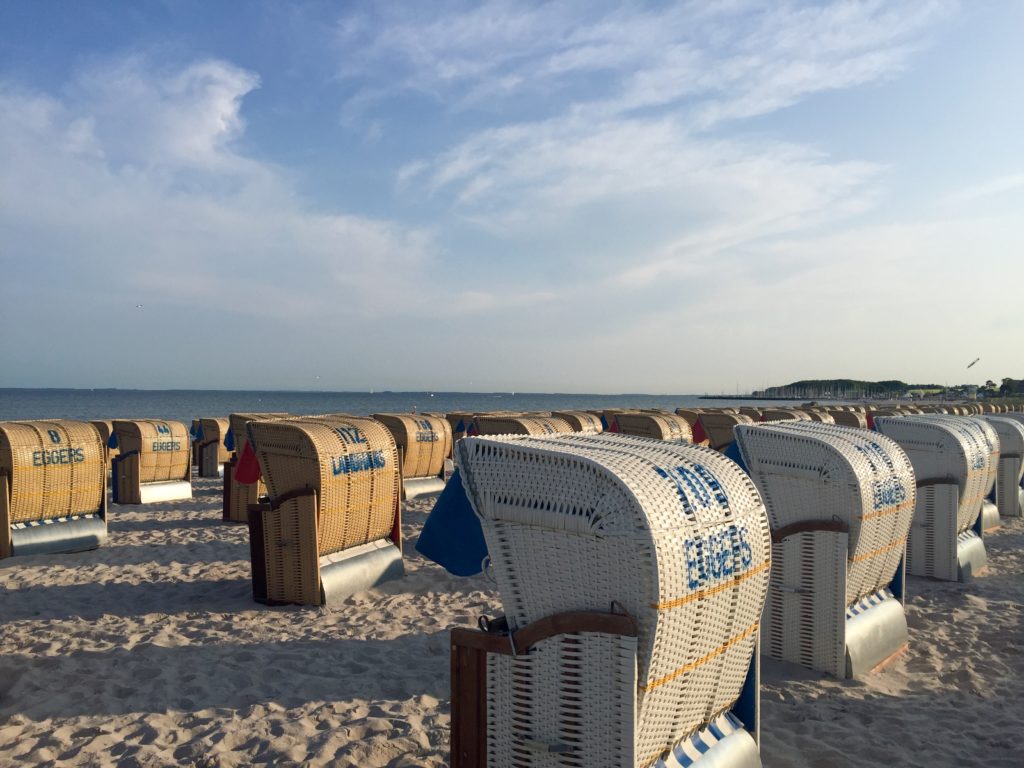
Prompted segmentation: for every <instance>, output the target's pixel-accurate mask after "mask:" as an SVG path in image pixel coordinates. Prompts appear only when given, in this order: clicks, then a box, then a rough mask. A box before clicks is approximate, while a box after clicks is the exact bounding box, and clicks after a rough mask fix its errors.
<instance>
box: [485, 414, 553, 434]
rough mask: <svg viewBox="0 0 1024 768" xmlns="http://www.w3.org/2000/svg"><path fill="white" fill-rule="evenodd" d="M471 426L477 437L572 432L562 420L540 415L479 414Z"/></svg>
mask: <svg viewBox="0 0 1024 768" xmlns="http://www.w3.org/2000/svg"><path fill="white" fill-rule="evenodd" d="M473 425H474V429H475V431H476V434H478V435H557V434H563V433H567V432H572V431H573V430H572V427H571V426H570V425H569V423H568V422H567V421H565V420H564V419H559V418H557V417H555V416H543V415H540V414H526V415H522V416H512V415H509V416H503V415H499V414H493V413H487V414H479V415H477V416H476V417H475V418H474V419H473Z"/></svg>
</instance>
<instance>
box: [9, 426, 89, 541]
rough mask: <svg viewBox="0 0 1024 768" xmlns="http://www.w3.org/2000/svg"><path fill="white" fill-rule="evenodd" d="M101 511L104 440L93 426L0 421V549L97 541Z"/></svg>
mask: <svg viewBox="0 0 1024 768" xmlns="http://www.w3.org/2000/svg"><path fill="white" fill-rule="evenodd" d="M106 518H107V466H106V448H105V447H104V444H103V441H102V440H101V439H100V433H99V430H97V429H96V427H95V426H93V425H92V424H88V423H86V422H82V421H8V422H0V557H11V556H12V555H36V554H45V553H55V552H81V551H83V550H87V549H95V548H96V547H98V546H100V545H101V544H103V543H104V542H105V541H106V538H107V519H106Z"/></svg>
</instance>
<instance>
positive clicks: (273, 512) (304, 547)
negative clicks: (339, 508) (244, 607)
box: [248, 490, 405, 605]
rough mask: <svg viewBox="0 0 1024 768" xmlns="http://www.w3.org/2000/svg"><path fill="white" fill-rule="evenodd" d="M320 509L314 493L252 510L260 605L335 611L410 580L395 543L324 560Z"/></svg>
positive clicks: (369, 546) (251, 537) (367, 546)
mask: <svg viewBox="0 0 1024 768" xmlns="http://www.w3.org/2000/svg"><path fill="white" fill-rule="evenodd" d="M287 502H293V503H290V504H289V503H287ZM316 509H317V499H316V491H314V490H308V491H300V492H297V493H296V494H287V495H286V496H285V497H282V498H281V499H280V500H279V501H278V502H277V504H276V505H274V504H271V503H269V502H264V503H262V504H254V505H252V506H250V507H249V512H248V514H249V548H250V556H251V560H252V590H253V599H254V600H256V602H258V603H264V604H266V605H287V604H298V605H334V604H337V603H340V602H342V601H344V600H345V599H347V598H348V597H350V596H351V595H353V594H355V593H356V592H361V591H363V590H366V589H371V588H372V587H375V586H377V585H379V584H382V583H383V582H385V581H390V580H392V579H398V578H401V577H402V576H404V575H405V565H404V563H403V560H402V550H401V542H400V539H398V538H394V537H393V538H391V539H382V540H379V541H371V542H369V543H367V544H362V545H360V546H357V547H352V548H351V549H346V550H344V551H342V552H335V553H331V554H327V555H322V556H321V555H318V550H317V514H316ZM397 525H398V523H396V527H397Z"/></svg>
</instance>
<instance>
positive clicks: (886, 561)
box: [736, 421, 915, 677]
mask: <svg viewBox="0 0 1024 768" xmlns="http://www.w3.org/2000/svg"><path fill="white" fill-rule="evenodd" d="M736 439H737V442H738V443H739V447H740V451H741V454H742V456H743V460H744V462H745V463H746V465H747V467H748V468H749V470H750V475H751V477H752V478H753V480H754V483H755V484H756V485H757V488H758V490H759V491H760V492H761V496H762V497H763V498H764V499H765V503H766V504H767V506H768V515H769V518H770V519H771V525H772V578H771V584H770V586H769V589H768V601H767V606H766V607H765V613H764V622H763V625H762V631H763V646H762V648H763V651H764V653H766V654H767V655H769V656H771V657H772V658H776V659H782V660H785V661H791V662H795V663H797V664H801V665H803V666H806V667H810V668H812V669H817V670H821V671H824V672H828V673H831V674H833V675H835V676H836V677H858V676H860V675H862V674H864V673H866V672H868V671H870V670H871V669H873V668H874V667H876V666H878V665H879V664H881V663H882V662H884V661H885V660H886V659H888V658H890V657H891V656H892V655H893V654H895V653H897V652H899V651H900V650H901V649H902V648H903V647H904V646H905V645H906V644H907V636H908V635H907V621H906V616H905V614H904V609H903V592H904V589H903V584H904V577H903V573H902V569H901V568H900V563H901V561H902V559H903V554H904V551H905V548H906V541H907V534H908V531H909V529H910V523H911V519H912V517H913V513H914V499H915V484H914V472H913V468H912V467H911V464H910V461H909V460H908V459H907V457H906V454H904V453H903V451H902V450H900V448H899V446H897V445H896V443H895V442H893V441H892V440H889V439H888V438H886V437H883V436H881V435H878V434H876V433H872V432H868V431H867V430H862V429H852V428H850V427H840V426H834V425H829V424H820V423H817V422H802V421H788V422H781V423H775V424H762V425H750V426H746V425H741V426H738V427H736Z"/></svg>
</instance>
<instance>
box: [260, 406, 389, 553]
mask: <svg viewBox="0 0 1024 768" xmlns="http://www.w3.org/2000/svg"><path fill="white" fill-rule="evenodd" d="M246 429H247V432H248V436H249V440H250V442H251V443H252V445H253V448H254V449H255V451H256V456H257V457H258V459H259V462H260V468H261V469H262V470H263V478H264V481H265V482H266V484H267V489H268V491H269V492H270V496H271V498H272V499H275V498H279V497H281V496H283V495H284V494H286V493H288V492H290V491H296V490H301V489H310V488H312V489H314V490H316V493H317V499H318V501H319V505H318V506H319V509H318V510H317V515H318V526H317V529H318V538H317V552H318V554H320V555H326V554H329V553H331V552H339V551H341V550H343V549H348V548H350V547H354V546H357V545H359V544H365V543H367V542H370V541H377V540H378V539H383V538H385V537H387V536H388V535H389V534H390V533H391V530H392V527H393V526H394V522H395V514H396V512H397V509H398V499H399V474H398V449H397V447H396V446H395V440H394V438H393V437H392V436H391V433H390V432H388V430H387V428H386V427H385V426H384V425H383V424H381V423H380V422H379V421H374V420H373V419H365V418H356V417H351V416H350V417H342V416H323V417H305V418H300V419H281V420H276V421H250V422H249V423H248V424H247V425H246ZM286 505H293V506H294V507H295V508H296V514H297V513H298V512H297V510H298V506H299V504H298V501H297V500H293V501H288V502H286ZM282 508H284V505H282Z"/></svg>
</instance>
